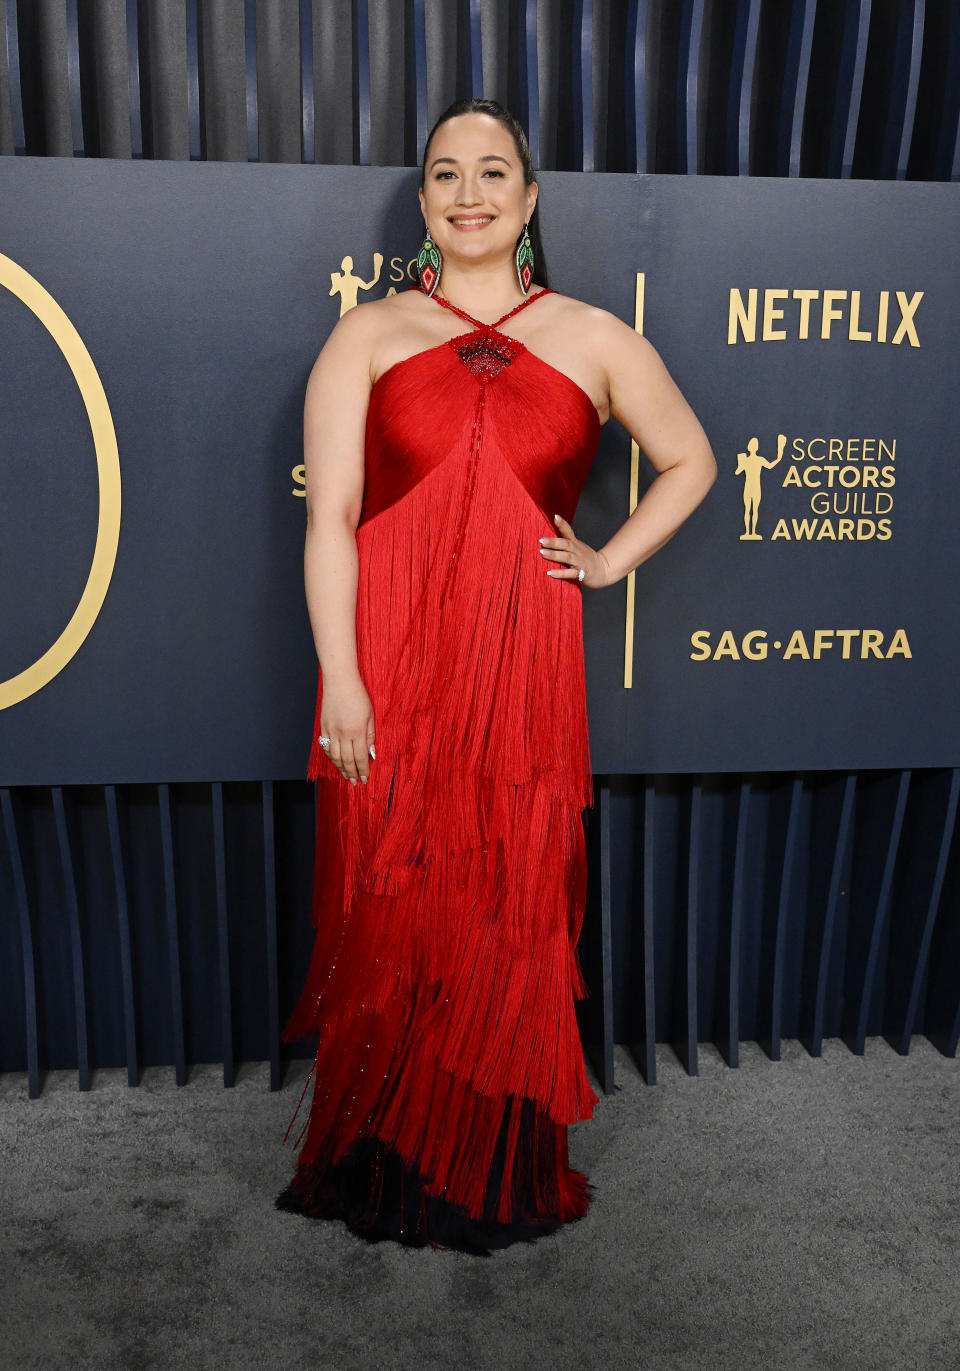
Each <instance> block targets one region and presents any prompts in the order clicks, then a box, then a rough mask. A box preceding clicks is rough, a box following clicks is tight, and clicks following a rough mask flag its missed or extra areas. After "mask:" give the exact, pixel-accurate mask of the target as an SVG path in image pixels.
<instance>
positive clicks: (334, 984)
mask: <svg viewBox="0 0 960 1371" xmlns="http://www.w3.org/2000/svg"><path fill="white" fill-rule="evenodd" d="M537 194H538V187H537V184H536V181H535V180H534V172H533V167H532V165H531V162H530V155H529V151H528V148H527V143H526V138H525V135H524V133H523V130H522V128H521V127H520V125H519V124H518V123H517V122H516V120H515V119H514V118H513V117H512V116H511V115H510V114H508V113H507V112H506V111H505V110H503V109H502V107H501V106H500V105H498V104H496V103H495V102H493V101H461V102H458V103H457V104H455V105H452V106H451V107H450V108H449V109H448V110H447V111H446V112H445V113H444V114H443V115H441V117H440V119H439V120H438V121H437V124H436V125H435V127H434V129H433V130H432V132H431V134H430V137H429V138H428V140H427V145H426V148H425V150H424V164H423V171H422V176H421V187H420V205H421V209H422V212H423V217H424V223H425V226H426V229H427V236H426V238H425V240H424V244H423V247H422V249H421V252H420V255H419V257H418V260H417V265H418V274H419V285H417V286H414V287H412V288H411V289H409V290H407V291H404V292H402V293H400V294H397V295H393V296H388V297H387V298H386V299H383V300H377V301H370V302H368V303H365V304H362V305H359V306H358V307H356V308H355V309H352V310H351V311H349V313H347V314H346V315H345V316H344V317H343V318H342V319H341V320H340V321H339V323H338V324H337V325H336V327H335V328H334V330H333V332H332V333H331V335H330V338H329V340H328V341H327V343H326V345H325V346H324V348H323V351H322V352H321V354H320V356H319V358H318V359H317V362H316V364H315V366H314V368H313V371H312V373H311V376H310V380H309V383H308V386H307V395H306V405H305V420H304V424H305V428H304V443H305V463H306V493H307V516H308V530H307V539H306V556H305V580H306V592H307V602H308V606H309V611H310V619H311V624H312V627H313V633H314V638H315V642H316V648H317V654H318V657H319V663H320V680H319V690H318V697H317V727H316V730H315V739H314V744H313V749H312V752H311V758H310V769H309V774H310V775H311V776H312V777H315V778H316V779H317V780H318V782H319V784H318V812H317V849H316V852H317V855H316V875H315V885H314V901H313V922H314V926H315V927H316V929H317V934H316V940H315V945H314V952H313V957H312V960H311V965H310V970H309V974H308V977H307V982H306V985H305V987H304V990H303V993H302V995H301V997H300V1001H299V1003H298V1005H297V1007H296V1009H295V1010H294V1012H293V1014H292V1016H291V1018H290V1020H289V1021H288V1023H287V1025H286V1027H285V1029H284V1037H285V1038H286V1039H287V1040H291V1039H294V1038H297V1037H301V1036H305V1035H306V1034H312V1033H317V1034H319V1042H318V1049H317V1055H316V1060H315V1062H314V1070H313V1072H311V1076H313V1077H314V1089H313V1098H312V1105H311V1109H310V1114H309V1118H308V1121H307V1124H306V1125H305V1127H304V1130H303V1133H301V1139H302V1138H303V1134H304V1133H305V1134H306V1141H305V1142H304V1144H303V1150H302V1152H301V1154H300V1161H299V1165H298V1168H297V1171H296V1174H295V1176H294V1178H293V1180H292V1182H291V1184H290V1186H289V1187H288V1189H287V1190H286V1191H284V1193H283V1195H281V1196H280V1197H279V1199H278V1200H277V1204H278V1206H279V1207H280V1208H286V1209H292V1210H295V1211H297V1212H299V1213H303V1214H307V1215H310V1216H311V1217H334V1218H340V1219H343V1220H344V1221H345V1222H346V1223H347V1225H348V1226H349V1227H350V1228H351V1229H352V1231H354V1232H355V1233H357V1234H359V1235H362V1236H363V1237H365V1238H367V1239H368V1240H370V1241H378V1240H380V1239H382V1238H392V1239H395V1240H397V1241H400V1242H403V1243H407V1244H411V1245H417V1246H422V1245H424V1244H426V1243H429V1244H431V1245H433V1246H443V1247H453V1248H458V1249H460V1250H464V1251H470V1252H476V1253H479V1254H484V1255H487V1254H489V1252H490V1250H491V1249H492V1248H495V1247H502V1246H505V1245H506V1244H508V1243H511V1242H514V1241H517V1240H518V1239H522V1240H530V1239H533V1238H536V1237H538V1236H539V1235H540V1234H542V1233H548V1232H552V1231H554V1230H555V1229H556V1228H557V1227H558V1226H559V1225H560V1224H561V1223H564V1222H567V1221H570V1220H573V1219H577V1218H579V1217H581V1216H582V1215H583V1214H584V1213H585V1212H586V1210H587V1208H588V1206H589V1192H590V1186H589V1184H588V1182H587V1179H586V1177H585V1176H584V1175H583V1174H582V1173H580V1172H578V1171H574V1170H572V1169H571V1168H570V1165H569V1160H568V1154H567V1129H568V1126H569V1125H570V1124H572V1123H574V1122H576V1121H577V1120H579V1119H586V1118H589V1117H590V1116H591V1114H592V1111H593V1106H594V1105H595V1104H596V1102H597V1096H596V1095H595V1093H594V1092H593V1090H592V1089H591V1086H590V1083H589V1080H588V1078H587V1075H586V1070H585V1064H584V1059H583V1050H582V1047H581V1044H580V1039H579V1036H578V1032H577V1023H576V1016H575V1005H574V1000H575V999H576V998H580V997H582V996H583V995H584V994H585V993H586V986H585V984H584V982H583V979H582V975H581V972H580V967H579V963H578V960H577V953H576V943H577V938H578V936H579V932H580V927H581V923H582V918H583V905H584V899H585V892H586V854H585V848H584V833H583V822H582V811H583V809H584V808H585V807H586V806H588V805H590V804H591V803H592V777H591V772H590V758H589V747H588V737H587V715H586V692H585V682H584V668H583V638H582V617H581V614H582V604H581V593H582V588H586V589H588V590H599V589H601V588H603V587H605V586H610V585H614V584H615V583H616V582H617V581H619V580H621V579H622V577H624V576H625V575H626V574H627V573H628V572H629V571H630V570H631V569H632V568H633V567H636V566H638V565H639V564H640V563H641V562H643V561H644V560H645V559H646V558H647V557H649V556H650V555H651V553H653V552H655V551H656V550H657V548H659V547H661V546H662V545H663V544H664V543H665V542H666V541H667V539H668V538H669V537H670V536H671V534H672V533H673V532H674V531H675V530H676V529H677V528H678V527H679V525H680V524H681V523H682V522H683V520H684V519H685V518H686V517H687V515H688V514H689V513H690V512H691V510H693V509H694V508H695V506H696V505H697V504H699V502H700V501H701V500H702V498H703V497H704V495H705V494H706V492H707V490H708V489H709V487H710V485H711V484H712V482H713V480H714V477H715V473H716V465H715V462H714V459H713V454H712V453H711V450H710V446H709V444H708V442H707V439H706V437H705V435H704V433H703V430H702V428H701V427H700V424H699V423H698V422H697V419H696V418H695V416H694V414H693V413H692V411H691V410H690V408H689V406H688V405H687V404H686V402H685V401H684V399H683V398H682V396H681V395H680V393H679V391H678V390H677V388H676V386H675V385H674V383H673V382H672V381H671V379H670V377H669V376H668V374H667V372H666V370H665V369H664V366H663V364H662V363H661V361H660V359H659V358H658V356H657V354H656V352H655V351H654V350H653V348H652V347H651V346H650V344H649V343H648V342H646V341H645V340H644V339H643V338H641V337H639V336H638V335H637V334H636V333H635V332H634V330H632V329H631V328H629V327H628V326H627V325H626V324H624V323H622V322H621V321H620V320H618V319H616V318H615V317H614V316H612V315H610V314H608V313H607V312H605V311H604V310H601V309H596V308H594V307H593V306H590V305H587V304H584V303H582V302H580V301H579V300H575V299H573V298H572V297H570V296H566V295H562V294H560V293H559V292H556V291H553V290H551V289H550V288H549V287H547V285H546V277H545V274H544V273H543V270H542V263H543V255H542V250H541V248H540V242H539V236H538V234H537V232H536V223H537V220H536V216H535V207H536V203H537ZM611 414H612V415H614V416H615V417H616V418H617V419H618V420H619V421H620V422H621V423H622V424H623V425H624V426H625V428H627V429H628V430H629V432H630V433H631V434H632V435H633V436H634V437H635V438H636V440H637V442H638V443H639V444H640V446H641V447H642V449H643V450H644V452H646V454H647V456H648V457H649V458H650V460H651V462H652V463H653V465H654V467H655V468H656V469H657V471H658V473H659V475H658V476H657V478H656V480H655V481H654V482H653V484H652V486H651V487H650V489H649V490H648V491H647V493H646V495H645V496H644V498H643V500H642V501H641V502H640V504H639V506H638V508H637V509H636V510H635V512H634V513H633V514H632V515H631V516H630V518H629V519H628V520H627V522H626V523H625V524H624V525H623V527H622V528H620V529H619V530H618V531H617V532H616V533H615V534H614V535H613V537H612V538H610V540H609V541H608V542H607V543H606V544H605V545H604V546H603V547H602V548H599V549H594V548H592V547H590V546H588V545H587V544H586V543H584V542H582V541H581V540H580V539H578V538H577V536H576V534H575V533H574V530H573V527H572V525H571V522H570V521H571V520H572V519H573V517H574V513H575V509H576V504H577V500H578V498H579V495H580V492H581V490H582V488H583V484H584V482H585V480H586V476H587V473H588V470H589V467H590V464H591V462H592V460H593V457H594V455H595V452H596V447H597V440H598V437H599V432H600V427H601V425H602V424H603V423H604V422H605V421H606V419H607V418H608V417H609V416H610V415H611ZM307 1084H308V1085H309V1078H308V1082H307ZM304 1093H306V1087H305V1089H304ZM301 1103H302V1097H301ZM298 1109H299V1106H298ZM295 1117H296V1116H295ZM288 1131H289V1130H288ZM297 1141H298V1142H299V1141H300V1139H298V1140H297Z"/></svg>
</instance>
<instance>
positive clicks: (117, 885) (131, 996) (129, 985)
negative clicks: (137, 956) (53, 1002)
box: [104, 785, 140, 1085]
mask: <svg viewBox="0 0 960 1371" xmlns="http://www.w3.org/2000/svg"><path fill="white" fill-rule="evenodd" d="M104 797H105V799H106V805H107V832H108V834H109V836H110V859H111V863H112V865H113V888H114V893H115V896H116V907H117V931H118V934H119V941H120V983H121V987H122V993H123V1034H124V1046H125V1052H126V1059H127V1084H128V1085H139V1084H140V1064H139V1060H138V1052H137V1011H136V991H135V989H134V983H133V942H132V939H131V936H130V908H129V904H128V901H127V873H126V866H125V863H124V859H123V838H122V835H121V832H120V812H119V808H118V806H117V787H116V786H115V785H108V786H104Z"/></svg>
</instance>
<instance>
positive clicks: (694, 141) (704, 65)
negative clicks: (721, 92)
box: [680, 0, 710, 176]
mask: <svg viewBox="0 0 960 1371" xmlns="http://www.w3.org/2000/svg"><path fill="white" fill-rule="evenodd" d="M703 6H704V0H693V4H692V6H691V8H690V23H689V28H686V29H685V40H686V62H685V64H684V82H683V84H684V98H683V105H684V107H685V111H684V112H685V120H686V127H685V129H684V137H683V139H682V140H680V146H681V147H685V149H686V167H685V168H684V169H685V171H686V172H687V175H688V176H699V175H700V172H701V171H702V167H701V165H700V148H701V147H702V145H703V130H702V128H701V125H702V123H703V120H704V113H705V110H704V106H705V102H701V92H702V90H703V87H704V82H705V80H706V71H707V70H708V68H709V64H710V55H709V53H708V52H707V51H706V31H705V26H704V22H703Z"/></svg>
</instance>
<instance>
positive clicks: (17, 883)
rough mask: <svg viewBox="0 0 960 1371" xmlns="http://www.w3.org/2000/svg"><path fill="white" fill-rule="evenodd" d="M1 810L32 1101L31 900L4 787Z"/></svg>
mask: <svg viewBox="0 0 960 1371" xmlns="http://www.w3.org/2000/svg"><path fill="white" fill-rule="evenodd" d="M0 809H2V811H3V827H4V831H5V833H6V838H7V852H8V853H9V856H10V870H11V873H12V875H13V893H14V898H15V900H16V903H17V921H18V924H19V927H20V956H21V960H22V963H23V1008H24V1027H25V1030H26V1039H27V1092H28V1094H29V1096H30V1098H31V1099H32V1100H35V1099H36V1098H37V1096H38V1095H39V1094H40V1041H39V1025H38V1022H37V971H36V961H35V958H34V955H33V929H32V927H31V924H30V903H29V900H28V898H27V878H26V873H25V872H24V868H23V854H22V852H21V851H20V838H19V836H18V834H17V818H16V812H15V810H14V802H13V795H12V794H11V792H10V791H9V790H8V789H7V788H6V787H4V788H3V789H2V790H0Z"/></svg>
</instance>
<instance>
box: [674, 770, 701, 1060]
mask: <svg viewBox="0 0 960 1371" xmlns="http://www.w3.org/2000/svg"><path fill="white" fill-rule="evenodd" d="M702 811H703V787H702V785H701V783H700V781H699V780H697V781H694V783H693V786H692V788H691V791H690V846H689V849H688V856H687V931H686V940H685V941H686V977H685V985H686V1005H685V1011H686V1012H685V1015H684V1032H685V1039H684V1041H683V1042H682V1043H681V1044H680V1056H681V1058H682V1059H683V1064H684V1066H685V1067H686V1068H687V1075H688V1076H696V1075H698V1074H699V1069H700V1068H699V1062H698V1058H697V1039H698V1037H699V1013H698V1003H697V993H698V989H699V974H698V958H697V942H698V937H699V929H700V834H701V829H702V827H703V812H702Z"/></svg>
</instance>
